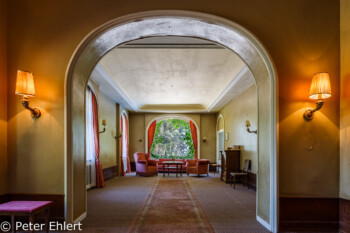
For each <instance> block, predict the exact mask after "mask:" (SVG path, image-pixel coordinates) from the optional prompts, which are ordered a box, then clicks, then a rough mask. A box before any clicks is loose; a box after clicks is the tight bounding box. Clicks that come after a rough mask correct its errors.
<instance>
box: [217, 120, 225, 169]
mask: <svg viewBox="0 0 350 233" xmlns="http://www.w3.org/2000/svg"><path fill="white" fill-rule="evenodd" d="M220 119H222V126H223V128H222V129H219V120H220ZM215 129H216V132H215V134H216V148H215V151H216V162H218V160H219V156H221V155H219V133H220V132H223V133H224V137H225V119H224V116H223V115H222V114H221V113H220V114H219V116H218V117H217V118H216V127H215ZM224 143H225V138H224ZM220 164H221V161H220Z"/></svg>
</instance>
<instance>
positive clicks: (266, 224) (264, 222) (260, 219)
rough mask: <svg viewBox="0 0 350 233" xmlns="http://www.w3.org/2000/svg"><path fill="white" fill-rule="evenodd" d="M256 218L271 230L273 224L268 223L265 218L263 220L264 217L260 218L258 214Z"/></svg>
mask: <svg viewBox="0 0 350 233" xmlns="http://www.w3.org/2000/svg"><path fill="white" fill-rule="evenodd" d="M256 220H257V221H258V222H259V223H260V224H261V225H263V226H264V227H265V228H266V229H267V230H269V231H271V225H270V224H269V223H267V222H266V221H265V220H263V219H262V218H260V217H259V216H256Z"/></svg>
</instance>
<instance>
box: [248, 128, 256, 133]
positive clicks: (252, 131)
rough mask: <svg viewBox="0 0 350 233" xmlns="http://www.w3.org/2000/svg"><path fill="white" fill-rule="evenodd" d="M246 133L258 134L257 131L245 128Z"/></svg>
mask: <svg viewBox="0 0 350 233" xmlns="http://www.w3.org/2000/svg"><path fill="white" fill-rule="evenodd" d="M247 132H248V133H255V134H258V130H250V129H249V127H247Z"/></svg>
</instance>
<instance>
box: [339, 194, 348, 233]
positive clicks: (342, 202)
mask: <svg viewBox="0 0 350 233" xmlns="http://www.w3.org/2000/svg"><path fill="white" fill-rule="evenodd" d="M339 232H341V233H346V232H350V200H347V199H344V198H340V199H339Z"/></svg>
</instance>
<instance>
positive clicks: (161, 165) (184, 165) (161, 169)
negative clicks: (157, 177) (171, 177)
mask: <svg viewBox="0 0 350 233" xmlns="http://www.w3.org/2000/svg"><path fill="white" fill-rule="evenodd" d="M171 160H172V159H163V158H160V159H159V160H158V172H164V170H163V162H164V161H171ZM175 161H181V162H182V170H181V171H180V165H179V166H178V169H179V170H178V172H186V168H187V167H186V160H185V159H175ZM164 168H165V171H166V172H168V165H165V166H164ZM169 168H170V170H169V171H170V172H175V171H176V165H170V166H169Z"/></svg>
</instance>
